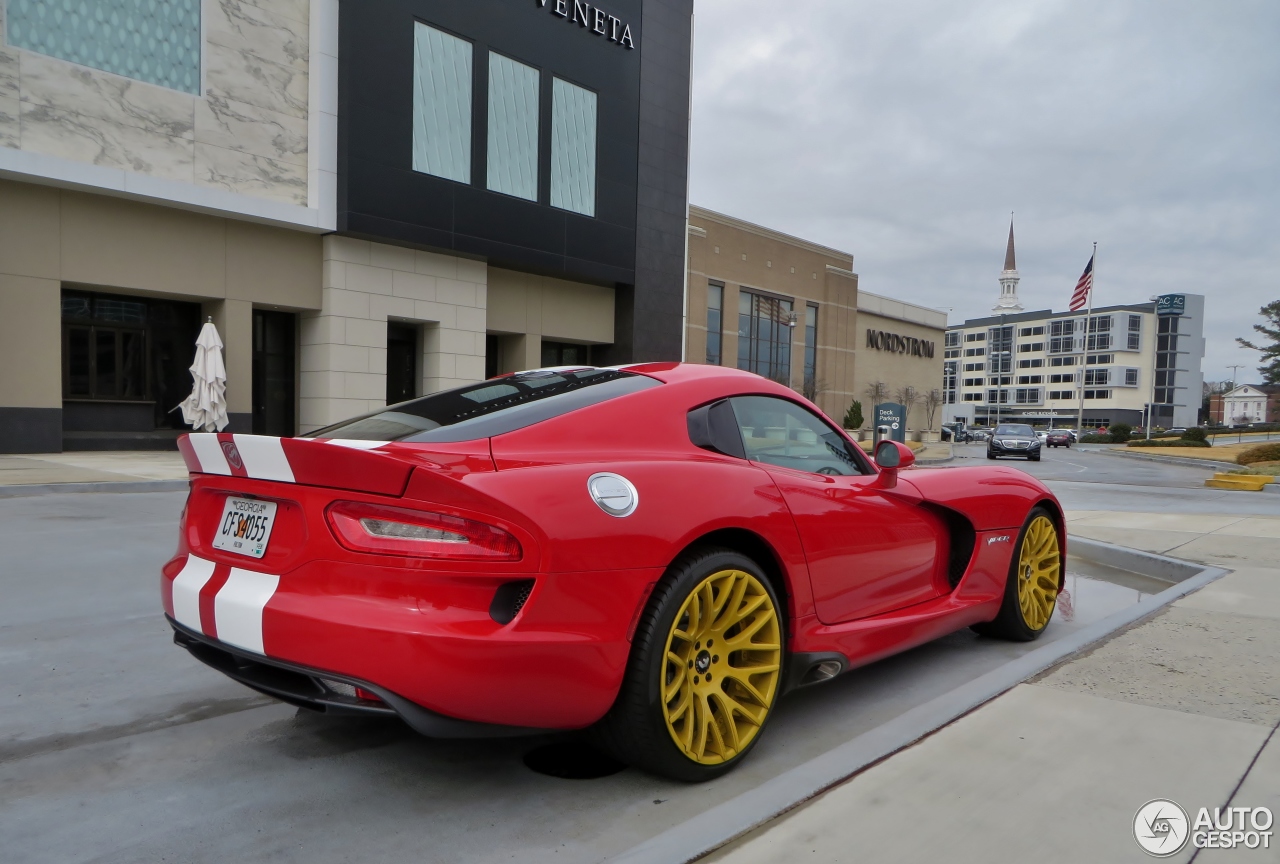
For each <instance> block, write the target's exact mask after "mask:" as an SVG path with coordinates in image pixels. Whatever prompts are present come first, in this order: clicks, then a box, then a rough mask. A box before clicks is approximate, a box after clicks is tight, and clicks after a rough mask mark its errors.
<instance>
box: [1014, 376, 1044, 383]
mask: <svg viewBox="0 0 1280 864" xmlns="http://www.w3.org/2000/svg"><path fill="white" fill-rule="evenodd" d="M1018 383H1019V384H1043V383H1044V376H1043V375H1019V376H1018Z"/></svg>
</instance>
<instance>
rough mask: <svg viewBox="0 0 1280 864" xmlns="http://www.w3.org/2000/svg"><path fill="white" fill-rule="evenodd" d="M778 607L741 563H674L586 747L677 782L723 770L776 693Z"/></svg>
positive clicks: (755, 735) (759, 574)
mask: <svg viewBox="0 0 1280 864" xmlns="http://www.w3.org/2000/svg"><path fill="white" fill-rule="evenodd" d="M781 609H782V606H781V604H779V602H778V598H777V595H776V594H775V593H774V590H773V586H772V585H770V584H769V579H768V577H766V576H765V574H764V571H763V570H762V569H761V568H760V567H759V565H757V564H756V562H754V561H752V560H751V559H750V558H748V557H746V556H745V555H742V554H740V553H738V552H734V551H732V550H730V549H724V548H718V547H713V548H704V549H700V550H696V551H694V552H692V553H691V554H689V555H687V556H685V557H684V558H682V559H681V560H679V561H677V562H676V563H675V564H673V565H672V566H671V568H670V569H669V570H668V571H667V574H666V576H665V577H663V580H662V582H660V583H659V584H658V587H657V588H655V589H654V592H653V596H652V597H651V598H650V600H649V605H648V607H647V608H646V610H645V612H644V615H643V616H642V617H641V619H640V624H639V626H638V627H637V628H636V634H635V638H634V639H633V640H632V645H631V659H630V661H629V663H628V665H627V671H626V674H625V676H624V678H623V681H622V688H621V690H620V691H619V693H618V698H617V700H616V701H615V702H614V705H613V707H612V708H611V709H609V713H608V714H606V715H605V716H604V718H603V719H602V720H601V721H600V722H599V723H598V724H596V726H595V727H594V729H593V730H592V732H593V736H594V738H595V740H596V742H597V743H598V744H599V745H600V746H601V747H603V748H604V749H605V750H607V751H608V752H609V753H611V754H612V755H613V756H615V757H617V758H618V759H620V760H622V761H623V762H626V763H628V764H630V765H634V766H635V767H637V768H641V769H644V770H645V771H649V772H651V773H653V774H658V775H661V776H663V777H668V778H670V779H672V780H681V781H684V782H686V783H699V782H704V781H707V780H714V779H715V778H716V777H719V776H721V775H723V774H726V773H728V772H729V771H731V770H733V769H734V768H735V767H736V766H737V765H738V764H739V763H740V762H741V761H742V760H743V759H744V758H746V755H747V754H748V753H749V752H751V748H752V747H754V746H755V744H756V742H757V741H758V740H759V739H760V734H761V733H762V732H763V731H764V727H765V725H766V724H767V722H768V720H769V717H770V716H772V714H773V707H774V705H775V704H776V703H777V699H778V695H779V694H780V692H781V689H782V669H783V663H782V659H783V655H784V650H783V647H782V646H783V645H784V644H785V633H784V628H783V621H782V612H781ZM726 648H727V649H729V650H727V651H726V650H725V649H726ZM704 676H705V677H704Z"/></svg>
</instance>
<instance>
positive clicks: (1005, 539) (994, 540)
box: [987, 534, 1009, 546]
mask: <svg viewBox="0 0 1280 864" xmlns="http://www.w3.org/2000/svg"><path fill="white" fill-rule="evenodd" d="M1008 542H1009V535H1008V534H1001V535H1000V536H999V537H988V538H987V545H988V546H990V545H991V544H992V543H1008Z"/></svg>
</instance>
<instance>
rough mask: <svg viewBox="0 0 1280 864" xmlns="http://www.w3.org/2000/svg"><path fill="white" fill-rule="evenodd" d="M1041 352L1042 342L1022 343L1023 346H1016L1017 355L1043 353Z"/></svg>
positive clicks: (1042, 348)
mask: <svg viewBox="0 0 1280 864" xmlns="http://www.w3.org/2000/svg"><path fill="white" fill-rule="evenodd" d="M1043 350H1044V343H1043V342H1024V343H1023V344H1021V345H1019V346H1018V353H1019V354H1026V353H1029V352H1031V351H1043Z"/></svg>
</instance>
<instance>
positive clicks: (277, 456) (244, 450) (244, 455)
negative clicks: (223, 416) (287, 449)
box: [235, 435, 295, 483]
mask: <svg viewBox="0 0 1280 864" xmlns="http://www.w3.org/2000/svg"><path fill="white" fill-rule="evenodd" d="M235 442H236V449H237V450H239V451H240V458H241V459H243V460H244V470H245V472H246V473H247V474H248V475H249V476H250V477H254V478H257V479H258V480H278V481H279V482H281V483H293V482H295V481H294V479H293V468H291V467H290V466H289V457H287V456H285V455H284V446H283V445H281V443H280V439H279V438H270V437H268V436H266V435H236V436H235Z"/></svg>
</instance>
